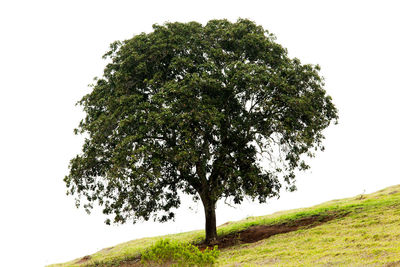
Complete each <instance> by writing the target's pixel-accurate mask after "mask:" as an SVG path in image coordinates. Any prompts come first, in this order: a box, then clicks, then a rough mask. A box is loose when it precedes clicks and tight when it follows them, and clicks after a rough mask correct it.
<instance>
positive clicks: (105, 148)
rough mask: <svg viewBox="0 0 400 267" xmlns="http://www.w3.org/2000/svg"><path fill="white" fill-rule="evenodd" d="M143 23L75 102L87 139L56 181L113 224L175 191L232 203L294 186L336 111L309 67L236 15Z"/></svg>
mask: <svg viewBox="0 0 400 267" xmlns="http://www.w3.org/2000/svg"><path fill="white" fill-rule="evenodd" d="M153 29H154V31H153V32H151V33H148V34H145V33H142V34H140V35H137V36H135V37H133V38H132V39H129V40H125V41H123V42H120V41H117V42H114V43H112V44H111V45H110V51H109V52H107V53H106V54H105V55H104V58H107V59H109V60H110V63H109V64H107V66H106V67H105V70H104V74H103V77H102V78H100V79H97V80H95V83H94V85H93V86H92V89H93V90H92V91H91V92H90V93H89V94H88V95H86V96H84V97H83V98H82V100H81V101H80V102H79V104H80V105H81V106H82V107H83V109H84V111H85V112H86V117H85V118H84V119H83V120H82V121H81V122H80V124H79V126H78V128H77V129H76V133H77V134H78V133H79V134H84V135H85V136H87V139H86V140H85V143H84V145H83V148H82V153H81V154H80V155H77V156H76V157H75V158H74V159H72V160H71V163H70V173H69V175H68V176H66V177H65V179H64V181H65V182H66V186H67V188H68V192H69V193H70V194H72V195H75V196H76V200H77V204H79V203H80V202H82V203H84V204H83V205H84V206H85V207H86V208H87V209H90V208H92V207H93V203H95V202H97V203H98V204H99V205H102V206H103V207H104V209H103V212H104V213H105V214H107V215H114V219H113V221H114V222H121V223H123V222H125V221H126V220H128V219H132V220H133V221H136V220H138V219H144V220H148V219H150V218H151V216H153V218H154V219H157V220H160V221H166V220H169V219H172V218H173V217H174V215H173V211H171V210H173V209H174V208H178V207H179V205H180V199H179V194H178V193H179V192H184V193H187V194H192V195H194V196H195V197H196V198H197V199H201V200H202V201H203V202H205V201H206V202H207V203H210V202H214V203H215V202H216V201H217V200H218V199H220V198H232V199H233V201H234V202H235V203H240V202H241V201H242V200H243V198H244V196H246V195H247V196H250V197H251V198H253V199H256V198H258V200H259V201H260V202H265V201H266V200H267V199H268V198H270V197H274V196H278V195H279V191H280V189H281V187H282V185H283V184H286V185H287V188H288V189H294V179H295V171H296V170H304V169H307V168H308V167H309V166H308V165H307V164H306V162H305V161H304V156H306V155H308V156H313V151H314V150H315V149H323V146H322V140H323V138H324V136H323V134H322V131H323V129H325V128H326V127H328V126H329V124H330V123H331V121H335V120H337V118H338V116H337V110H336V108H335V106H334V105H333V103H332V100H331V98H330V97H329V96H327V95H326V92H325V90H324V89H323V79H322V78H321V77H320V76H319V74H318V72H319V66H314V65H309V64H307V65H303V64H301V62H300V60H298V59H296V58H295V59H290V58H289V57H288V55H287V51H286V49H284V48H283V47H282V46H281V45H279V44H277V43H275V38H274V36H273V35H271V34H269V33H268V32H267V31H265V30H264V29H263V28H262V27H261V26H258V25H256V24H255V23H254V22H252V21H249V20H245V19H240V20H238V21H237V22H235V23H231V22H229V21H227V20H211V21H209V22H208V23H207V24H206V25H204V26H203V25H201V24H199V23H196V22H190V23H166V24H164V25H154V26H153Z"/></svg>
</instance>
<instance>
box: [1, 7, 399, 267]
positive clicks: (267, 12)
mask: <svg viewBox="0 0 400 267" xmlns="http://www.w3.org/2000/svg"><path fill="white" fill-rule="evenodd" d="M189 3H190V1H147V2H145V1H140V3H139V1H137V3H135V2H134V1H116V0H113V1H111V0H110V1H99V0H96V1H82V0H81V1H17V0H9V1H8V0H1V1H0V38H1V39H0V127H1V129H0V151H1V152H0V214H1V218H0V239H1V241H0V251H1V255H2V257H1V259H0V264H1V265H2V266H43V265H45V264H50V263H56V262H63V261H68V260H71V259H74V258H77V257H81V256H85V255H87V254H91V253H93V252H96V251H97V250H100V249H102V248H105V247H109V246H113V245H115V244H117V243H121V242H124V241H128V240H131V239H135V238H138V237H143V236H153V235H160V234H167V233H175V232H180V231H187V230H192V229H203V227H204V218H203V212H202V206H201V204H199V205H195V204H190V201H189V202H188V204H187V205H184V207H182V209H181V210H180V212H179V213H178V218H177V220H176V222H175V223H168V224H156V223H143V224H139V225H131V224H127V225H124V226H119V227H118V226H111V227H110V226H106V225H105V224H104V223H103V222H104V219H105V217H103V216H102V215H101V214H100V213H98V214H92V215H90V216H89V215H86V213H85V212H84V211H83V210H82V209H80V210H78V209H76V208H75V206H74V201H73V198H71V197H67V196H66V195H65V191H66V188H65V185H64V182H63V181H62V179H63V177H64V176H65V175H66V174H67V171H68V169H67V167H68V162H69V160H70V159H71V158H72V157H74V156H75V155H76V154H77V153H79V151H80V148H81V143H82V139H81V138H80V137H77V136H75V135H73V132H72V130H73V128H75V127H76V126H77V124H78V122H79V120H80V119H81V118H83V115H84V114H83V113H82V111H81V110H80V108H79V107H75V106H74V104H75V102H76V101H77V100H79V99H80V98H81V97H82V96H83V95H84V94H85V93H87V92H88V90H89V89H88V87H87V84H89V83H91V82H92V78H93V77H94V76H100V75H101V74H102V70H103V68H104V61H103V60H102V59H101V56H102V55H103V54H104V53H105V52H106V51H107V49H108V45H109V43H111V42H113V41H115V40H124V39H127V38H130V37H132V36H133V34H135V33H140V32H143V31H144V32H149V31H150V30H151V25H152V24H153V23H159V24H162V23H163V22H165V21H171V22H174V21H181V22H187V21H198V22H202V23H206V22H207V21H208V20H210V19H215V18H227V19H230V20H231V21H235V20H236V19H237V18H238V17H242V18H249V19H251V20H253V21H255V22H256V23H257V24H260V25H262V26H264V28H266V29H268V30H269V31H270V32H272V33H274V34H275V35H276V36H277V41H278V42H279V43H281V44H282V45H283V46H284V47H286V48H288V50H289V54H290V56H292V57H298V58H299V59H301V60H302V62H303V63H313V64H319V65H321V67H322V70H321V74H322V75H323V76H324V77H325V79H326V90H327V92H328V94H330V95H331V96H332V97H333V101H334V103H335V104H336V106H337V107H338V109H339V115H340V120H339V125H336V126H331V127H330V128H329V129H328V130H327V131H326V138H327V139H326V140H325V146H326V151H325V152H323V153H319V154H318V155H317V158H315V159H313V160H312V161H311V166H312V169H311V171H309V172H307V173H303V174H301V175H299V176H298V183H297V185H298V191H297V192H295V193H284V194H282V196H281V198H280V199H279V200H277V201H275V200H271V201H269V203H268V204H264V205H258V204H251V203H245V204H243V205H242V206H239V207H237V208H236V209H233V208H230V207H227V206H224V205H222V204H221V205H219V207H218V209H217V223H218V224H222V223H224V222H226V221H230V220H239V219H242V218H245V217H247V216H251V215H264V214H268V213H271V212H274V211H278V210H282V209H289V208H297V207H304V206H310V205H314V204H318V203H320V202H323V201H327V200H331V199H334V198H343V197H347V196H353V195H357V194H360V193H362V192H363V190H366V191H367V192H373V191H377V190H379V189H381V188H384V187H387V186H390V185H395V184H398V183H399V178H400V177H399V173H398V160H399V156H398V153H399V151H400V144H399V139H398V137H399V133H398V129H399V128H398V123H399V115H400V107H399V106H400V105H399V104H400V103H399V99H400V86H399V77H400V73H399V63H400V50H399V47H400V37H399V26H400V16H399V14H398V12H399V7H400V4H398V3H396V1H382V0H379V1H378V0H377V1H365V0H364V1H337V0H335V1H333V0H332V1H320V0H317V1H251V0H247V1H232V0H231V1H215V0H214V1H204V0H203V1H196V2H194V1H193V3H194V4H189ZM188 207H192V208H193V210H189V209H188ZM196 211H197V212H196Z"/></svg>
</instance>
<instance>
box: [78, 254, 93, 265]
mask: <svg viewBox="0 0 400 267" xmlns="http://www.w3.org/2000/svg"><path fill="white" fill-rule="evenodd" d="M91 258H92V257H90V256H89V255H87V256H85V257H82V258H81V259H80V260H79V261H77V262H76V263H79V264H81V263H85V262H87V261H88V260H90V259H91Z"/></svg>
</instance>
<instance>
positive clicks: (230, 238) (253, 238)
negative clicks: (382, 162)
mask: <svg viewBox="0 0 400 267" xmlns="http://www.w3.org/2000/svg"><path fill="white" fill-rule="evenodd" d="M345 215H346V214H330V215H326V216H323V217H321V216H311V217H305V218H301V219H299V220H296V221H293V222H286V223H281V224H275V225H257V226H251V227H249V228H247V229H245V230H242V231H240V232H236V233H232V234H228V235H225V236H219V237H218V239H217V242H216V243H215V244H214V245H218V248H220V249H221V248H227V247H231V246H234V245H238V244H243V243H254V242H257V241H260V240H262V239H266V238H268V237H270V236H273V235H277V234H283V233H288V232H292V231H296V230H299V229H306V228H311V227H315V226H318V225H321V224H323V223H325V222H328V221H330V220H333V219H335V218H339V217H343V216H345ZM198 247H199V248H200V249H201V250H204V249H205V248H206V247H207V246H206V245H205V244H204V243H203V244H200V245H198Z"/></svg>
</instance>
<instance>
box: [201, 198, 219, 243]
mask: <svg viewBox="0 0 400 267" xmlns="http://www.w3.org/2000/svg"><path fill="white" fill-rule="evenodd" d="M202 201H203V206H204V214H205V217H206V244H207V245H212V244H213V243H215V242H216V241H217V221H216V217H215V201H213V200H211V199H204V200H203V199H202Z"/></svg>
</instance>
